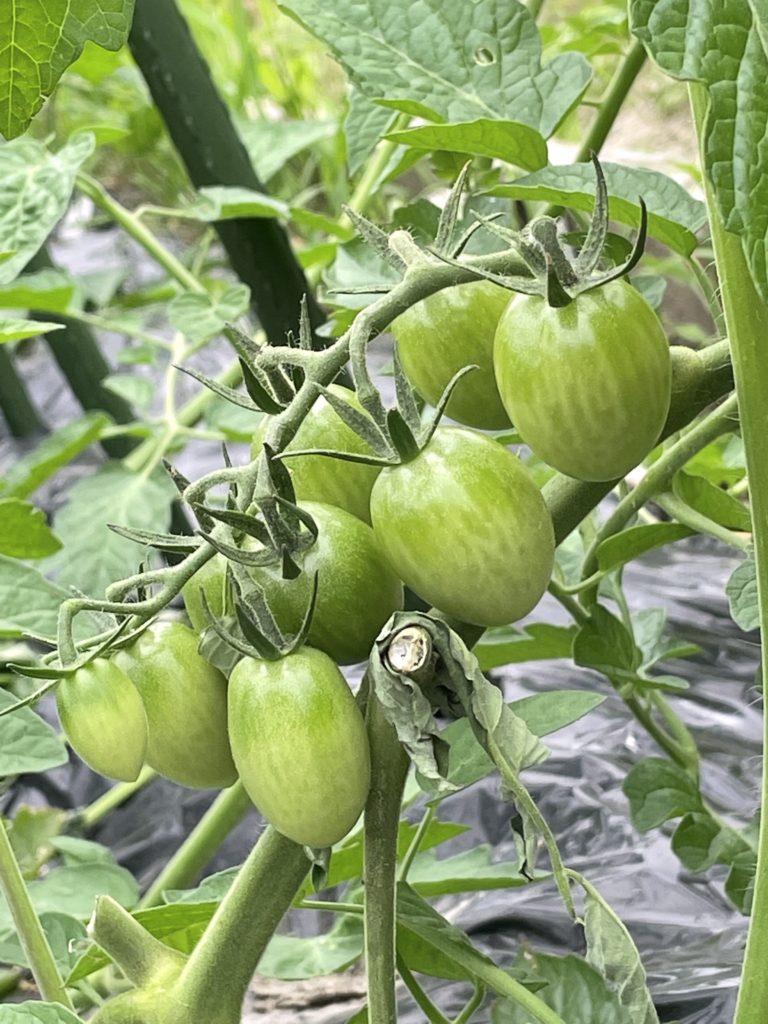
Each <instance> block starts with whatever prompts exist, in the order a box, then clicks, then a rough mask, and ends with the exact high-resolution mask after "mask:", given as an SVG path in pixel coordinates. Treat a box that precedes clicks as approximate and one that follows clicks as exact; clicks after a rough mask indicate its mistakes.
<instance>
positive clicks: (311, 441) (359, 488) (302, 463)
mask: <svg viewBox="0 0 768 1024" xmlns="http://www.w3.org/2000/svg"><path fill="white" fill-rule="evenodd" d="M329 390H331V391H333V392H334V394H336V395H339V397H341V398H343V399H344V400H345V401H347V402H348V403H349V404H350V405H353V406H354V407H355V408H356V409H358V410H362V406H361V405H360V402H359V400H358V398H357V396H356V395H355V393H354V392H353V391H350V390H349V389H348V388H342V387H339V386H338V385H337V384H331V386H330V389H329ZM268 422H269V421H268V420H267V418H265V419H263V420H262V421H261V423H260V424H259V426H258V428H257V429H256V433H255V435H254V439H253V445H252V446H251V457H252V458H255V457H256V456H257V455H258V454H260V452H261V445H262V441H263V439H264V435H265V433H266V430H267V425H268ZM303 448H324V449H330V450H332V451H339V452H353V453H355V452H356V453H358V454H361V455H370V454H371V448H370V445H368V444H367V443H366V442H365V441H364V440H363V439H362V438H361V437H359V436H358V435H357V434H356V433H355V432H354V430H352V429H351V428H350V427H348V426H347V425H346V423H345V422H344V420H342V419H341V418H340V417H339V416H338V415H337V414H336V412H335V411H334V409H333V406H331V405H330V404H329V402H328V401H327V400H326V399H325V398H324V397H323V396H322V395H319V396H318V398H317V401H316V402H315V404H314V405H313V406H312V409H311V410H310V412H309V414H308V416H307V417H306V418H305V419H304V421H303V422H302V424H301V426H300V427H299V429H298V431H297V432H296V436H295V437H294V438H293V440H292V441H291V443H290V444H289V445H288V448H287V450H288V451H298V450H299V449H303ZM284 465H285V466H287V467H288V469H289V470H290V472H291V478H292V480H293V487H294V490H295V491H296V500H297V501H299V502H301V501H322V502H324V503H325V504H327V505H336V506H337V507H338V508H343V509H344V510H345V511H346V512H351V513H352V515H353V516H357V518H358V519H362V520H363V522H364V523H370V521H371V516H370V512H369V509H368V501H369V498H370V495H371V488H372V487H373V484H374V481H375V479H376V477H377V476H378V475H379V467H378V466H366V465H365V464H364V463H361V462H344V461H342V460H341V459H331V458H328V457H327V456H324V455H304V456H301V457H299V458H296V459H286V460H285V462H284Z"/></svg>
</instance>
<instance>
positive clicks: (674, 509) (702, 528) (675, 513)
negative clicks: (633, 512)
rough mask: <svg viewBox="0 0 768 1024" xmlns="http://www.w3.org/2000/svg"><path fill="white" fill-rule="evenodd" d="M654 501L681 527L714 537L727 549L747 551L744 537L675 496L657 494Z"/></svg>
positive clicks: (746, 542) (746, 541) (747, 547)
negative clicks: (725, 545)
mask: <svg viewBox="0 0 768 1024" xmlns="http://www.w3.org/2000/svg"><path fill="white" fill-rule="evenodd" d="M654 500H655V502H656V504H657V505H658V506H659V508H662V509H664V511H665V512H666V513H667V514H668V515H670V516H672V518H673V519H676V520H677V522H678V523H682V524H683V526H689V527H690V528H691V529H692V530H695V531H696V532H697V533H706V534H708V535H709V536H710V537H714V538H715V540H719V541H722V543H723V544H727V545H728V547H731V548H736V549H737V551H747V550H748V549H749V546H750V544H749V540H748V539H747V538H746V537H744V536H741V535H740V534H738V533H736V532H735V531H734V530H729V529H728V528H727V527H726V526H721V525H720V523H716V522H715V521H714V520H713V519H710V518H709V517H708V516H704V515H702V514H701V512H697V511H696V509H695V508H691V506H690V505H689V504H687V502H685V501H683V500H682V499H681V498H678V497H677V495H676V494H657V495H656V498H655V499H654Z"/></svg>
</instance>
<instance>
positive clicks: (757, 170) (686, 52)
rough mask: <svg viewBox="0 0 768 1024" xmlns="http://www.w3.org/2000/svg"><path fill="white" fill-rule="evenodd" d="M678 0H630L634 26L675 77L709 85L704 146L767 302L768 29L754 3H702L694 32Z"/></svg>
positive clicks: (724, 211)
mask: <svg viewBox="0 0 768 1024" xmlns="http://www.w3.org/2000/svg"><path fill="white" fill-rule="evenodd" d="M688 6H689V5H688V4H686V3H681V2H680V0H631V3H630V16H631V21H632V30H633V32H634V33H635V35H636V36H637V37H638V39H640V40H641V42H642V43H643V44H644V46H645V47H646V49H647V50H648V51H649V53H650V54H651V56H652V57H653V58H654V60H655V61H656V63H657V64H658V65H659V66H660V67H661V68H662V69H663V70H664V71H666V72H667V74H669V75H672V76H673V77H674V78H681V79H683V80H685V81H691V80H693V81H699V82H704V84H705V86H706V88H707V91H708V93H709V100H710V109H709V114H708V116H707V120H706V124H705V128H704V137H703V139H702V150H703V155H704V165H705V172H706V174H707V177H708V178H709V179H710V180H711V181H712V183H713V186H714V190H715V196H716V199H717V204H718V206H719V209H720V214H721V216H722V218H723V223H724V225H725V228H726V230H727V231H732V232H734V233H736V234H739V235H741V238H742V243H743V246H744V251H745V254H746V257H747V262H748V263H749V267H750V270H751V272H752V277H753V278H754V281H755V284H756V285H757V288H758V289H759V291H760V292H761V293H762V296H763V298H764V299H768V267H767V266H766V251H767V249H768V218H766V216H765V206H766V201H767V200H768V153H767V152H766V149H765V136H766V132H767V131H768V103H766V100H765V82H766V79H768V31H766V27H765V16H764V15H762V16H761V15H760V14H758V13H757V12H758V9H759V8H760V6H761V5H760V4H758V3H754V0H732V2H730V3H728V4H723V3H721V2H720V0H702V2H700V3H698V4H697V5H696V9H695V11H696V13H695V19H696V21H695V23H696V31H695V32H690V31H686V30H685V26H686V20H687V17H689V16H693V15H692V10H691V11H689V9H688Z"/></svg>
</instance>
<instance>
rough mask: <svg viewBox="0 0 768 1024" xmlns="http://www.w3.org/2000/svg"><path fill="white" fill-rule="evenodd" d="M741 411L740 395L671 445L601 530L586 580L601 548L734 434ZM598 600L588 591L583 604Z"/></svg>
mask: <svg viewBox="0 0 768 1024" xmlns="http://www.w3.org/2000/svg"><path fill="white" fill-rule="evenodd" d="M738 408H739V407H738V401H737V398H736V395H731V397H730V398H727V399H726V400H725V401H724V402H723V403H722V405H719V406H718V407H717V408H716V409H714V410H713V411H712V412H711V413H709V415H708V416H705V417H704V419H702V420H701V422H700V423H697V424H696V426H694V427H692V428H691V429H690V430H689V431H688V432H687V433H686V434H684V435H683V436H682V437H681V438H680V439H679V440H677V441H675V443H674V444H672V445H670V447H669V448H667V450H666V451H665V452H664V453H663V455H661V456H660V457H659V458H658V459H657V460H656V462H654V464H653V465H652V466H651V467H650V469H649V470H648V472H647V473H646V474H645V476H644V477H643V479H642V480H641V481H640V483H639V484H638V485H637V487H635V488H634V489H633V490H632V491H630V492H629V494H628V495H627V496H626V498H622V500H621V501H620V502H619V503H618V505H617V506H616V508H615V509H614V510H613V512H612V513H611V515H610V516H609V517H608V518H607V519H606V521H605V522H604V523H603V525H602V526H601V527H600V529H599V530H598V532H597V534H596V536H595V538H594V540H593V541H592V544H591V545H590V547H589V549H588V551H587V554H586V556H585V558H584V566H583V569H582V575H583V576H584V577H587V576H591V575H592V574H593V573H594V572H595V571H596V570H597V568H598V566H597V548H598V546H599V545H600V544H601V543H602V541H604V540H605V539H606V538H607V537H612V536H613V535H614V534H616V533H619V531H620V530H622V529H623V528H624V526H626V524H627V523H628V522H629V520H630V519H631V518H632V517H633V516H634V515H635V514H636V513H637V512H638V510H639V509H641V508H642V507H643V505H645V503H646V502H647V501H650V500H651V498H653V497H655V496H656V495H657V494H659V493H660V492H662V491H664V490H666V488H667V485H668V484H669V482H670V480H671V479H672V477H673V476H674V475H675V473H677V471H678V470H680V469H682V468H683V466H684V465H685V464H686V463H687V462H688V461H689V460H690V459H692V458H693V456H694V455H695V454H696V453H697V452H699V451H701V449H702V448H706V446H707V445H708V444H711V443H712V441H714V440H715V439H716V438H718V437H720V435H721V434H725V433H727V431H729V430H732V429H733V427H734V421H735V417H736V415H737V413H738ZM596 597H597V588H595V587H593V588H590V589H588V590H585V591H584V592H583V594H582V604H585V605H591V604H594V602H595V600H596Z"/></svg>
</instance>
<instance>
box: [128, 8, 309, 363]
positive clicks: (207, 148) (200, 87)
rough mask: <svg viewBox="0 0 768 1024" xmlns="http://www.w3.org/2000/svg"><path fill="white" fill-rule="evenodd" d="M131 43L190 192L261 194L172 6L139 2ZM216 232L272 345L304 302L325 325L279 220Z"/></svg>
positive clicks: (225, 225) (241, 223)
mask: <svg viewBox="0 0 768 1024" xmlns="http://www.w3.org/2000/svg"><path fill="white" fill-rule="evenodd" d="M129 42H130V47H131V52H132V53H133V57H134V59H135V61H136V63H137V64H138V66H139V69H140V70H141V73H142V75H143V76H144V78H145V79H146V82H147V85H148V86H149V90H150V92H151V93H152V97H153V98H154V101H155V103H156V104H157V106H158V108H159V110H160V113H161V114H162V116H163V119H164V121H165V124H166V127H167V129H168V132H169V134H170V137H171V139H172V140H173V143H174V145H175V146H176V149H177V150H178V152H179V155H180V156H181V159H182V160H183V162H184V164H185V166H186V168H187V172H188V174H189V177H190V179H191V181H192V184H193V185H195V187H196V188H203V187H205V186H209V185H232V186H239V187H241V188H250V189H255V190H257V191H260V192H263V191H264V186H263V185H262V184H261V182H260V181H259V179H258V178H257V177H256V172H255V171H254V169H253V165H252V164H251V161H250V158H249V156H248V152H247V150H246V148H245V146H244V145H243V143H242V140H241V139H240V137H239V135H238V134H237V131H236V130H235V127H234V125H233V124H232V120H231V118H230V116H229V111H228V109H227V106H226V104H225V103H224V101H223V100H222V98H221V96H219V94H218V92H217V90H216V87H215V85H214V83H213V81H212V79H211V75H210V72H209V70H208V66H207V64H206V62H205V60H204V59H203V56H202V54H201V53H200V51H199V49H198V48H197V45H196V44H195V41H194V39H193V38H192V35H191V33H190V30H189V27H188V25H187V23H186V21H185V20H184V18H183V17H182V15H181V12H180V11H179V9H178V7H177V6H176V3H175V0H137V3H136V13H135V15H134V21H133V28H132V29H131V34H130V40H129ZM216 230H217V231H218V234H219V238H220V239H221V242H222V244H223V246H224V248H225V249H226V251H227V254H228V255H229V259H230V262H231V264H232V267H233V269H234V270H235V273H236V274H237V275H238V277H239V278H240V280H241V281H243V282H244V283H245V284H247V285H248V286H249V288H250V289H251V298H252V301H253V306H254V309H255V312H256V315H257V317H258V318H259V321H260V323H261V326H262V328H263V329H264V331H265V332H266V335H267V338H268V340H269V342H270V343H271V344H282V343H283V342H284V341H285V335H286V332H287V331H289V330H292V331H293V332H294V333H295V332H296V329H297V326H298V316H299V304H300V302H301V298H302V296H303V295H304V294H306V295H307V296H308V298H309V310H310V318H311V320H312V323H313V325H315V326H317V325H318V324H320V323H322V321H323V319H324V317H323V314H322V311H321V310H320V308H319V307H318V305H317V304H316V302H315V301H314V300H313V299H312V296H311V294H310V290H309V287H308V285H307V282H306V279H305V277H304V272H303V271H302V269H301V267H300V265H299V263H298V262H297V260H296V258H295V256H294V254H293V252H292V250H291V246H290V243H289V241H288V237H287V235H286V233H285V231H284V230H283V228H282V226H281V225H280V224H278V222H277V221H276V220H273V219H269V218H256V217H254V218H248V219H244V220H230V221H220V222H219V223H218V224H217V225H216Z"/></svg>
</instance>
